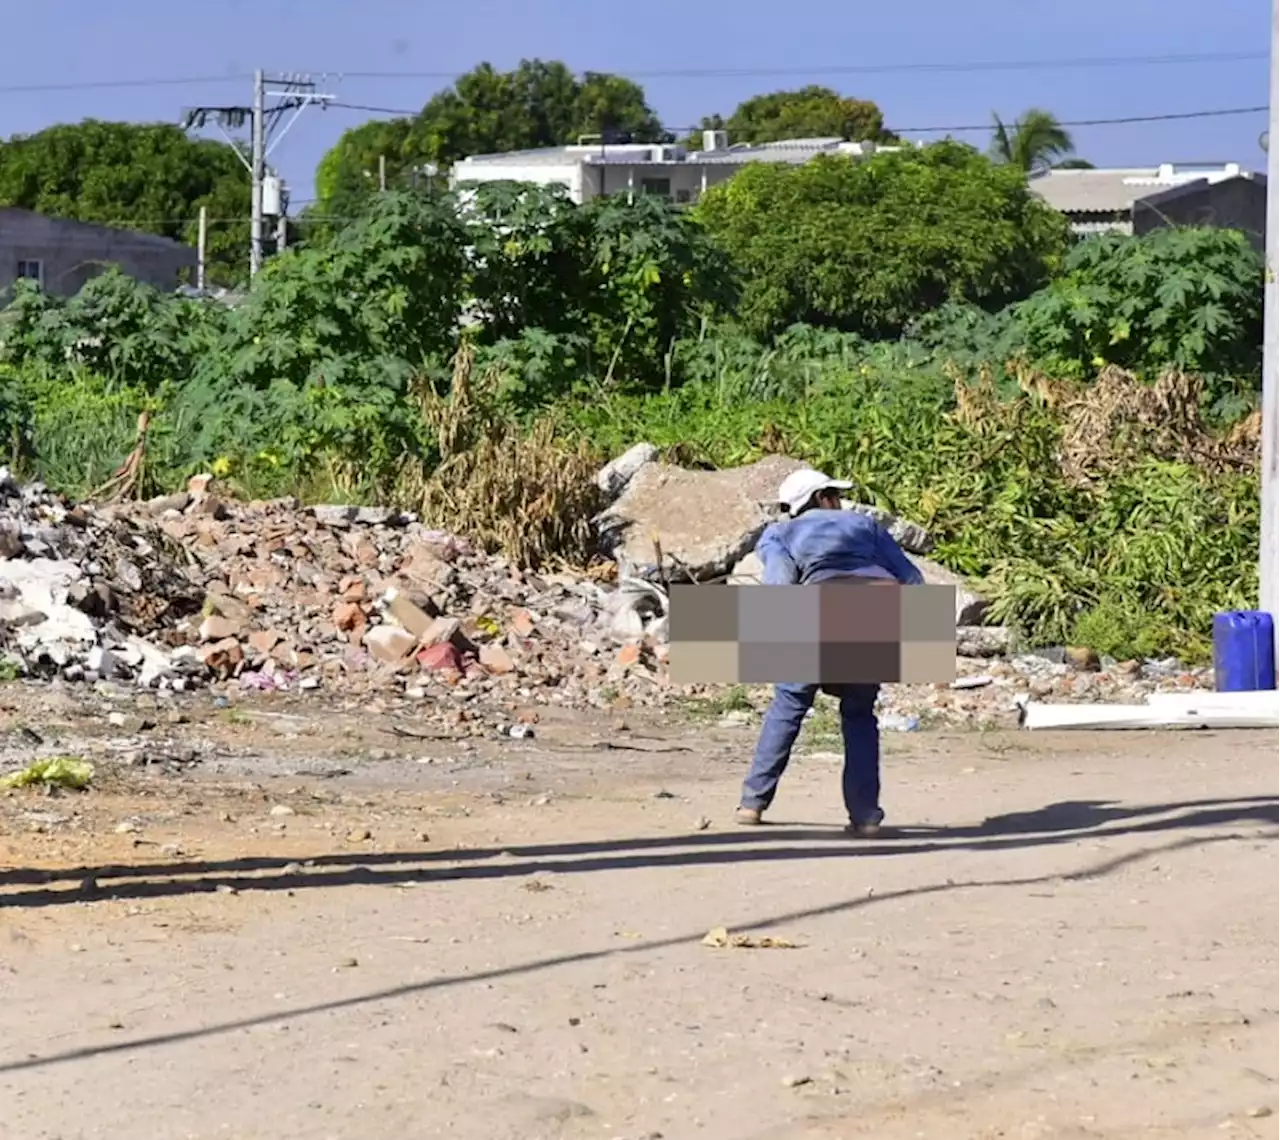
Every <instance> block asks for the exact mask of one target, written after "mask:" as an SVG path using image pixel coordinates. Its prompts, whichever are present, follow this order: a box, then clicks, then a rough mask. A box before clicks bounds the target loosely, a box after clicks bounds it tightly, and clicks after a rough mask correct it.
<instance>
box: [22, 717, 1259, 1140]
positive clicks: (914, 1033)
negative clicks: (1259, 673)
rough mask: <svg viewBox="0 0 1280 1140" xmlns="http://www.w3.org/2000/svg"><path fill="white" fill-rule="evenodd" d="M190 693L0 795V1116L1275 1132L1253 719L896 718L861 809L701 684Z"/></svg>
mask: <svg viewBox="0 0 1280 1140" xmlns="http://www.w3.org/2000/svg"><path fill="white" fill-rule="evenodd" d="M46 715H47V718H48V719H47V721H46V723H44V724H43V725H42V726H41V731H42V732H44V733H47V732H49V731H53V730H54V729H55V728H56V725H57V722H58V721H59V717H60V716H61V717H62V721H63V723H64V724H72V722H73V721H74V720H75V717H74V715H73V711H68V710H67V709H66V708H64V709H62V710H61V712H57V713H56V714H55V712H51V711H48V710H46ZM290 716H294V719H293V720H290V719H289V717H290ZM272 718H275V719H272ZM281 718H284V719H281ZM28 723H30V722H29V721H28ZM405 723H408V722H405ZM272 725H274V726H275V727H274V729H273V728H271V727H270V726H272ZM282 725H283V726H284V727H283V728H282V727H281V726H282ZM264 726H266V727H264ZM289 726H293V727H289ZM9 727H10V729H11V730H12V729H13V728H14V725H13V723H12V718H11V723H10V725H9ZM82 727H83V726H82ZM166 731H167V740H168V743H166V744H165V746H164V748H161V747H160V746H159V745H148V747H152V748H154V749H155V750H156V751H157V754H158V755H167V754H168V753H166V751H165V750H166V749H171V747H172V745H173V742H174V741H180V740H182V739H186V740H187V741H188V742H189V749H192V750H194V752H195V753H196V758H197V759H198V760H200V762H199V763H197V764H195V765H189V764H185V763H169V764H165V763H158V764H156V765H153V766H152V767H150V768H146V769H140V768H121V767H117V766H114V765H111V764H103V763H100V765H99V773H98V778H97V780H96V781H95V787H94V789H93V790H91V791H89V792H87V793H83V794H61V795H55V796H44V795H40V794H38V793H33V792H21V793H11V794H9V795H7V796H0V1136H3V1137H4V1138H6V1140H8V1138H10V1137H12V1138H15V1140H37V1138H43V1140H54V1138H57V1140H81V1138H84V1140H88V1138H100V1137H113V1138H114V1137H130V1138H135V1137H136V1138H147V1140H150V1138H153V1137H154V1138H156V1140H180V1138H188V1137H189V1138H200V1140H205V1138H209V1140H213V1138H232V1140H268V1138H270V1140H283V1138H302V1140H381V1138H384V1137H386V1138H393V1137H394V1138H396V1140H413V1138H417V1137H454V1138H472V1137H475V1138H477V1140H506V1138H510V1140H517V1138H518V1140H541V1138H547V1140H551V1138H557V1140H560V1138H563V1140H579V1138H587V1137H593V1138H594V1137H601V1138H619V1140H640V1138H658V1137H662V1138H666V1140H680V1138H684V1137H707V1138H716V1140H719V1138H724V1140H802V1138H806V1140H807V1138H814V1140H817V1138H823V1140H829V1138H837V1137H859V1136H868V1137H871V1136H874V1137H881V1138H888V1140H896V1138H906V1137H942V1138H948V1140H951V1138H956V1140H963V1138H969V1137H974V1138H977V1137H981V1138H984V1140H985V1138H992V1140H994V1138H997V1137H1008V1138H1019V1140H1022V1138H1027V1140H1031V1138H1037V1140H1038V1138H1048V1137H1053V1138H1063V1140H1066V1138H1073V1140H1075V1138H1080V1140H1084V1138H1086V1137H1113V1138H1117V1140H1119V1138H1125V1140H1129V1138H1137V1137H1161V1138H1164V1137H1202V1136H1203V1137H1209V1136H1213V1137H1223V1136H1227V1137H1232V1136H1239V1137H1275V1136H1276V1135H1277V1119H1280V1118H1278V1117H1277V1116H1276V1115H1275V1113H1276V1109H1277V1084H1276V1081H1277V1049H1278V1038H1277V977H1278V975H1277V957H1276V944H1277V923H1278V916H1277V867H1276V837H1277V827H1276V823H1277V808H1276V791H1277V752H1276V742H1275V739H1274V737H1271V736H1270V735H1269V734H1266V733H1238V734H1232V733H1216V734H1210V733H1196V734H1159V733H1131V734H1124V733H1111V734H1101V733H1100V734H1074V735H1073V734H1052V735H1050V734H1046V735H1039V734H1037V735H1034V736H1032V735H1012V734H1009V735H982V734H976V733H975V734H968V735H955V736H944V735H937V734H933V733H921V734H914V735H909V736H900V737H894V738H892V739H890V740H889V741H888V742H887V753H888V755H887V757H886V802H885V806H886V809H887V810H888V812H889V814H890V820H891V822H892V823H894V824H895V825H897V826H896V828H895V830H893V831H891V832H886V833H885V835H884V836H883V837H882V838H880V839H877V840H874V841H856V840H850V839H847V838H845V837H844V836H843V835H842V833H841V832H840V831H839V827H838V825H839V823H840V822H841V819H840V810H839V800H838V780H837V772H838V761H837V758H836V757H835V756H834V754H832V753H831V752H830V751H829V750H825V751H824V750H823V749H829V747H830V745H829V744H828V743H827V742H826V741H824V740H822V739H818V738H815V739H812V740H810V747H811V751H810V754H808V755H802V756H799V757H798V758H797V759H796V761H795V763H794V765H793V767H792V770H791V772H790V773H788V776H787V778H786V781H785V782H784V785H783V793H782V795H781V796H780V798H779V801H778V803H777V804H776V805H775V810H774V812H773V813H772V815H773V822H772V825H771V826H768V827H764V828H760V829H756V830H750V829H742V828H735V827H734V826H733V825H732V824H730V823H728V822H727V821H728V818H729V816H730V813H731V811H732V808H733V806H734V804H735V802H736V792H737V785H738V781H739V780H740V778H741V775H742V770H743V764H744V762H745V759H746V756H747V754H748V753H749V751H750V747H751V744H752V742H753V730H752V728H751V727H750V726H741V727H734V726H731V725H727V724H721V723H717V722H715V721H714V720H699V721H692V722H685V721H680V720H678V719H672V720H666V721H654V722H652V723H645V722H643V720H642V718H636V719H635V720H634V721H633V722H632V723H630V724H623V723H621V722H620V720H619V718H616V717H615V718H614V719H612V720H608V719H598V720H596V721H581V722H570V721H563V722H561V723H546V724H540V725H539V726H538V736H537V738H536V739H534V740H531V741H518V742H517V741H510V740H508V741H497V740H494V741H492V742H490V743H482V744H480V745H478V746H473V747H469V748H459V747H458V746H456V745H454V744H453V743H451V742H449V741H438V740H417V739H413V738H406V737H404V736H403V731H404V730H403V729H402V730H401V733H399V734H397V733H389V732H388V731H387V719H386V717H383V718H381V719H379V718H378V717H374V716H370V715H365V716H362V715H361V714H360V713H359V712H353V713H350V714H345V715H344V716H340V715H338V714H336V713H335V714H334V715H333V716H332V717H330V718H325V717H320V718H314V717H313V718H311V719H310V720H303V719H298V718H297V717H296V715H295V714H290V713H288V712H278V713H277V712H270V711H267V712H265V713H262V714H258V713H250V714H247V715H243V716H237V717H236V718H234V719H230V718H226V717H223V718H222V719H218V717H216V716H213V715H212V714H211V715H209V716H206V717H204V718H203V719H201V718H198V717H197V718H196V719H195V720H194V721H193V722H192V723H188V724H185V725H178V726H175V727H173V728H172V730H166ZM410 731H412V730H411V729H410ZM99 736H100V740H99V743H101V744H103V746H104V747H105V746H106V744H108V743H109V737H110V733H109V732H106V731H105V730H104V731H103V732H102V733H100V734H99ZM376 740H381V741H382V746H381V747H378V746H376V745H375V743H374V742H375V741H376ZM814 746H816V747H817V748H818V749H819V750H818V751H813V750H812V749H813V747H814ZM191 754H192V753H191V751H190V750H189V751H188V752H187V753H186V754H185V755H186V756H187V757H188V759H189V758H190V757H191ZM716 927H725V928H727V929H728V930H729V931H730V932H732V933H733V934H742V935H746V936H748V937H749V938H751V939H754V940H755V941H756V943H757V944H756V945H748V946H739V945H729V946H710V945H706V944H704V936H705V935H707V933H708V932H709V931H710V930H712V929H713V928H716ZM767 939H774V940H780V942H781V943H782V944H781V945H770V944H769V943H768V942H767V941H766V942H765V944H764V945H760V944H759V942H760V940H767Z"/></svg>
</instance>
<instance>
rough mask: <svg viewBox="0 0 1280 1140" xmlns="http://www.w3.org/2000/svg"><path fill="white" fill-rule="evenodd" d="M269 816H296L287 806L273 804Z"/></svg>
mask: <svg viewBox="0 0 1280 1140" xmlns="http://www.w3.org/2000/svg"><path fill="white" fill-rule="evenodd" d="M269 814H270V815H274V816H277V817H280V816H286V815H297V812H295V811H294V810H293V808H291V807H290V806H289V805H288V804H273V805H272V806H271V811H270V812H269Z"/></svg>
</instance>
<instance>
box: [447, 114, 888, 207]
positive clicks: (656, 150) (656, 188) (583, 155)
mask: <svg viewBox="0 0 1280 1140" xmlns="http://www.w3.org/2000/svg"><path fill="white" fill-rule="evenodd" d="M900 149H901V147H896V146H891V147H877V145H876V144H875V143H872V142H860V143H853V142H845V141H844V140H843V139H838V138H814V139H788V140H786V141H783V142H774V143H762V144H760V145H756V146H752V145H747V144H741V145H736V146H730V145H729V142H728V136H727V135H726V133H725V132H724V131H704V132H703V149H702V150H695V151H690V150H686V148H685V147H683V146H680V145H679V144H677V143H621V144H612V143H611V144H609V145H607V146H606V145H604V144H603V143H598V142H597V143H587V142H580V143H579V144H578V145H576V146H556V147H544V148H543V149H541V150H517V151H509V152H506V153H503V154H476V155H471V156H470V157H468V158H464V159H462V160H461V161H460V162H458V163H456V164H455V165H454V167H453V172H452V175H451V182H452V185H453V186H455V187H457V186H459V185H464V184H467V183H476V182H532V183H536V184H538V185H540V186H554V185H559V186H564V187H565V188H566V189H567V190H568V191H569V196H570V197H571V198H572V199H573V201H575V202H584V201H586V200H587V199H588V198H597V197H600V196H602V195H606V194H617V193H619V192H622V191H625V192H626V193H627V194H628V195H635V194H657V195H659V196H661V197H663V198H668V199H670V200H671V201H673V202H678V203H690V202H696V201H697V200H698V198H699V196H700V195H701V194H702V193H703V192H704V191H706V189H707V188H708V187H709V186H714V185H716V184H717V183H719V182H724V181H727V180H728V179H729V178H732V177H733V175H734V174H736V173H737V172H738V171H739V170H741V169H742V168H743V167H744V166H746V165H747V163H749V162H786V163H792V164H796V165H798V164H800V163H804V162H808V161H809V160H810V159H811V158H813V157H815V156H816V155H819V154H847V155H853V156H855V157H859V156H864V155H868V154H873V153H875V152H876V151H877V150H900Z"/></svg>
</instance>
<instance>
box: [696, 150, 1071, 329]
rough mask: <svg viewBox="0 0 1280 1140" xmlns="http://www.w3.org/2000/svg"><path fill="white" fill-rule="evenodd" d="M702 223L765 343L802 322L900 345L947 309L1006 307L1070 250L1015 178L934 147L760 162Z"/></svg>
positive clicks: (1058, 218)
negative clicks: (727, 261)
mask: <svg viewBox="0 0 1280 1140" xmlns="http://www.w3.org/2000/svg"><path fill="white" fill-rule="evenodd" d="M697 214H698V216H699V217H700V218H701V219H702V220H703V222H704V223H705V224H706V226H707V228H708V230H709V231H710V233H711V235H712V236H713V237H714V238H715V239H716V240H717V241H718V242H719V243H720V244H721V246H722V247H723V248H724V249H725V251H726V252H727V253H728V254H729V256H730V257H731V258H732V260H733V263H734V265H735V266H736V268H737V270H738V272H739V274H740V275H741V277H742V279H743V289H742V305H741V308H740V314H741V317H742V320H743V323H744V325H745V327H746V328H747V329H748V331H750V332H751V333H752V334H753V335H755V336H758V337H760V338H764V339H767V338H769V337H772V336H775V335H777V334H778V333H779V332H781V331H782V330H783V329H785V328H787V327H788V326H789V325H792V324H795V323H797V322H805V323H808V324H814V325H820V326H823V327H827V328H835V329H840V330H842V331H845V332H855V333H858V334H859V335H862V336H866V337H869V338H874V339H882V338H886V337H895V336H898V335H899V334H900V333H901V332H902V331H903V330H904V329H905V328H906V327H907V326H909V325H910V324H911V323H912V322H913V321H915V320H917V319H919V318H920V317H921V316H922V315H923V314H925V313H927V312H929V311H931V310H933V309H936V308H937V307H938V306H940V305H942V304H944V303H945V302H947V301H969V302H972V303H974V304H978V305H981V306H982V307H983V308H986V309H999V308H1001V307H1003V306H1004V305H1006V304H1008V303H1010V302H1011V301H1017V300H1021V299H1023V298H1025V297H1027V296H1029V295H1030V294H1031V293H1032V292H1033V291H1034V290H1035V289H1037V288H1039V287H1040V286H1041V285H1043V284H1044V283H1045V282H1046V281H1047V280H1048V279H1049V277H1050V275H1051V274H1052V272H1053V271H1054V269H1055V268H1056V266H1057V264H1058V263H1059V262H1060V261H1061V259H1062V257H1063V256H1064V255H1065V253H1066V251H1067V246H1068V227H1067V223H1066V220H1065V219H1064V218H1063V217H1062V215H1060V214H1057V213H1055V212H1054V211H1053V210H1051V209H1050V208H1049V207H1048V206H1046V205H1045V204H1044V203H1043V202H1041V201H1040V200H1039V199H1038V198H1036V197H1035V196H1034V195H1032V194H1031V193H1030V192H1029V191H1028V189H1027V184H1026V178H1025V176H1024V174H1023V172H1022V171H1021V170H1018V169H1016V168H1014V167H1011V166H1000V165H996V164H994V163H992V162H991V161H990V160H989V159H987V158H984V157H983V156H982V155H981V154H979V153H978V152H977V151H975V150H973V149H972V148H971V147H967V146H963V145H962V144H960V143H955V142H941V143H935V144H933V145H931V146H927V147H924V148H923V149H921V150H918V151H916V150H911V151H904V152H899V153H881V154H876V155H873V156H872V157H870V158H866V159H852V158H847V157H843V156H841V157H836V156H823V157H819V158H816V159H814V160H813V161H811V162H807V163H805V164H804V165H802V166H787V165H783V164H780V163H771V162H762V163H754V164H752V165H750V166H748V167H746V168H745V169H744V170H742V171H741V172H740V173H738V174H737V175H735V176H734V177H733V178H732V179H730V180H729V181H728V182H725V183H723V184H722V185H719V186H716V187H713V188H712V189H711V190H709V191H708V192H707V193H706V194H705V195H704V196H703V198H702V200H701V201H700V202H699V204H698V206H697Z"/></svg>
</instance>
